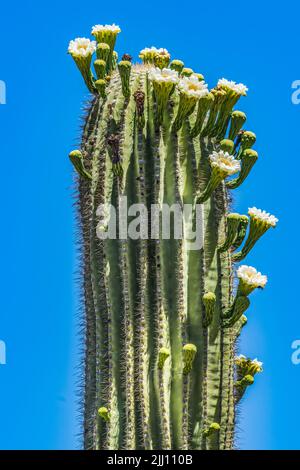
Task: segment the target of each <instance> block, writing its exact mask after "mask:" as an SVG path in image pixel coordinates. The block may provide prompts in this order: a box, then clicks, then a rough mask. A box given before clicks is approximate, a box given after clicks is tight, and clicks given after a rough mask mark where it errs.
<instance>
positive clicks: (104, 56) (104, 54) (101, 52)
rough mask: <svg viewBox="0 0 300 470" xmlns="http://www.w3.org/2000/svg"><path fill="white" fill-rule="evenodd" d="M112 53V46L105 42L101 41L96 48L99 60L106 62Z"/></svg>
mask: <svg viewBox="0 0 300 470" xmlns="http://www.w3.org/2000/svg"><path fill="white" fill-rule="evenodd" d="M109 54H110V47H109V45H108V44H105V43H103V42H102V43H101V42H100V43H99V44H97V49H96V55H97V59H99V60H104V62H107V60H108V58H109Z"/></svg>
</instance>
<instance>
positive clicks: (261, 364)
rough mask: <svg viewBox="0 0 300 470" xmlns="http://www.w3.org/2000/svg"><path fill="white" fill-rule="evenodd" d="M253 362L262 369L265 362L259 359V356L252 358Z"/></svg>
mask: <svg viewBox="0 0 300 470" xmlns="http://www.w3.org/2000/svg"><path fill="white" fill-rule="evenodd" d="M251 362H252V364H254V365H256V366H257V367H258V368H260V369H261V370H262V366H263V362H261V361H259V360H258V359H257V358H255V359H252V361H251Z"/></svg>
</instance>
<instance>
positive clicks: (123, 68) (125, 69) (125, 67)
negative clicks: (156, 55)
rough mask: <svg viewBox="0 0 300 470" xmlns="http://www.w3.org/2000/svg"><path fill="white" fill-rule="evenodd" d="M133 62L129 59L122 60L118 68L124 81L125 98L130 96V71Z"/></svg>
mask: <svg viewBox="0 0 300 470" xmlns="http://www.w3.org/2000/svg"><path fill="white" fill-rule="evenodd" d="M131 67H132V64H131V62H129V61H128V60H122V61H121V62H119V63H118V70H119V74H120V77H121V82H122V92H123V95H124V97H125V98H128V97H129V96H130V73H131Z"/></svg>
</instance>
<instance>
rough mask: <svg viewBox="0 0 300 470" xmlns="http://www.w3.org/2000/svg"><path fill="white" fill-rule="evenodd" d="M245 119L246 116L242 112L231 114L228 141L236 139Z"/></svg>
mask: <svg viewBox="0 0 300 470" xmlns="http://www.w3.org/2000/svg"><path fill="white" fill-rule="evenodd" d="M246 119H247V118H246V114H245V113H243V112H242V111H233V113H231V121H230V129H229V134H228V138H229V139H231V140H234V139H235V138H236V136H237V135H238V133H239V132H240V130H241V129H242V127H243V125H244V124H245V122H246Z"/></svg>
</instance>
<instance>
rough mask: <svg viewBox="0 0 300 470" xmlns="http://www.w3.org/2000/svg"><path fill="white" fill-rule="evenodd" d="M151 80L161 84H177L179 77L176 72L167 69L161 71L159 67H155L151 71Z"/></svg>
mask: <svg viewBox="0 0 300 470" xmlns="http://www.w3.org/2000/svg"><path fill="white" fill-rule="evenodd" d="M149 79H150V80H152V81H153V82H159V83H177V82H178V80H179V77H178V73H177V72H176V71H175V70H171V69H166V68H164V69H162V70H161V69H159V68H158V67H153V68H152V69H150V71H149Z"/></svg>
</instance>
